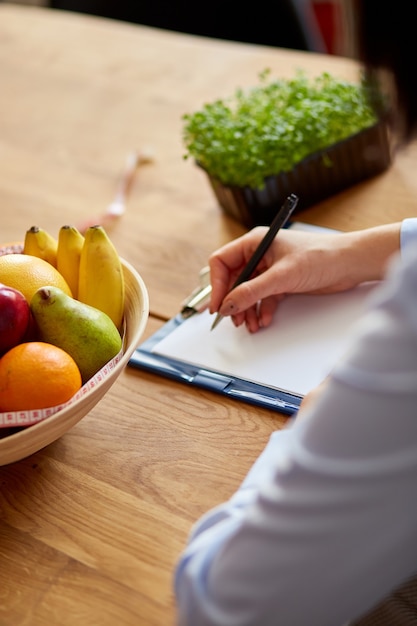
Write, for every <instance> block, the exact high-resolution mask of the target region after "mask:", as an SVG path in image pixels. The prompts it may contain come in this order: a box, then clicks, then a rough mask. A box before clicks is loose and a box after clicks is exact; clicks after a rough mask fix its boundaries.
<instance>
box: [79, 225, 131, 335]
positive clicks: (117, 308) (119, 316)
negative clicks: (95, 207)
mask: <svg viewBox="0 0 417 626" xmlns="http://www.w3.org/2000/svg"><path fill="white" fill-rule="evenodd" d="M78 300H80V301H81V302H84V303H85V304H89V305H90V306H93V307H95V308H96V309H99V310H100V311H104V313H107V315H108V316H109V317H110V318H111V319H112V320H113V322H114V323H115V325H116V327H117V328H118V329H119V330H121V327H122V321H123V313H124V305H125V284H124V275H123V267H122V264H121V261H120V257H119V255H118V253H117V250H116V248H115V247H114V245H113V243H112V241H111V240H110V238H109V236H108V235H107V233H106V231H105V229H104V228H103V226H90V227H89V228H87V230H86V231H85V235H84V245H83V248H82V251H81V257H80V273H79V280H78Z"/></svg>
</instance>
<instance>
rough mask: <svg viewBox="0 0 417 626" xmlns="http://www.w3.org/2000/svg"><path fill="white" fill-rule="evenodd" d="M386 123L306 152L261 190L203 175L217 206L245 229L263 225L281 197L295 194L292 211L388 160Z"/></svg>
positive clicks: (383, 165) (378, 169)
mask: <svg viewBox="0 0 417 626" xmlns="http://www.w3.org/2000/svg"><path fill="white" fill-rule="evenodd" d="M391 143H392V142H391V139H390V131H389V126H388V124H387V123H386V122H384V121H381V122H379V123H378V124H375V125H374V126H371V127H369V128H367V129H365V130H363V131H361V132H359V133H357V134H355V135H352V136H351V137H348V138H347V139H344V140H343V141H341V142H339V143H337V144H334V145H333V146H330V147H329V148H327V149H326V150H322V151H320V152H317V153H315V154H312V155H310V156H308V157H306V158H305V159H303V160H302V161H300V163H298V165H296V166H295V167H294V169H292V170H291V171H289V172H281V173H280V174H278V175H277V176H269V177H268V178H266V179H265V186H264V187H263V188H262V189H253V188H251V187H235V186H228V185H223V184H222V183H221V182H219V181H218V180H217V179H215V178H213V177H211V176H210V175H209V174H208V173H207V172H206V173H207V174H208V178H209V181H210V184H211V186H212V188H213V191H214V193H215V196H216V198H217V201H218V203H219V204H220V206H221V208H222V209H223V211H224V212H225V213H226V214H227V215H230V216H231V217H233V218H234V219H236V220H238V221H239V222H241V223H242V224H244V225H245V226H246V227H247V228H252V227H254V226H261V225H262V226H264V225H269V224H270V223H271V221H272V219H273V218H274V216H275V214H276V211H277V210H278V208H279V207H280V206H281V204H282V203H283V202H284V200H285V198H286V197H287V196H288V195H289V194H291V193H295V194H296V195H297V196H298V197H299V199H300V200H299V203H298V207H297V211H296V212H297V213H299V212H300V211H302V210H303V209H306V208H308V207H310V206H312V205H313V204H315V203H316V202H320V201H322V200H325V199H326V198H328V197H330V196H332V195H334V194H336V193H339V192H340V191H343V190H344V189H346V188H348V187H350V186H352V185H354V184H356V183H359V182H361V181H363V180H366V179H367V178H371V177H372V176H375V175H377V174H380V173H381V172H383V171H384V170H386V169H387V168H388V167H389V166H390V165H391V163H392V146H391Z"/></svg>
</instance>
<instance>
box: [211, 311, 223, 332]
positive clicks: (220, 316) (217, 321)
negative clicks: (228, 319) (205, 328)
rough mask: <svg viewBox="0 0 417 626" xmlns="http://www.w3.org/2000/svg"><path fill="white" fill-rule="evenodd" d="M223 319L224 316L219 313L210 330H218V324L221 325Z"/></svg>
mask: <svg viewBox="0 0 417 626" xmlns="http://www.w3.org/2000/svg"><path fill="white" fill-rule="evenodd" d="M222 319H223V316H222V315H220V313H217V315H216V318H215V320H214V322H213V324H212V325H211V328H210V330H214V329H215V328H216V326H217V324H218V323H219V322H220V321H221V320H222Z"/></svg>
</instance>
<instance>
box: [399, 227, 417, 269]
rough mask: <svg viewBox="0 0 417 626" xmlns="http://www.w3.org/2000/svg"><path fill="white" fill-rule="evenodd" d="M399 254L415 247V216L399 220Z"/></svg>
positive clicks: (416, 233) (404, 253) (416, 237)
mask: <svg viewBox="0 0 417 626" xmlns="http://www.w3.org/2000/svg"><path fill="white" fill-rule="evenodd" d="M400 246H401V256H402V257H403V259H405V258H406V256H405V255H406V254H408V252H409V251H411V250H412V249H416V248H417V217H409V218H407V219H405V220H403V221H402V222H401V231H400Z"/></svg>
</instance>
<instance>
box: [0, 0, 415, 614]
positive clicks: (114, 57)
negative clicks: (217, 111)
mask: <svg viewBox="0 0 417 626" xmlns="http://www.w3.org/2000/svg"><path fill="white" fill-rule="evenodd" d="M266 67H270V68H271V69H272V72H273V74H274V75H282V76H288V75H291V74H293V73H294V71H295V70H296V69H297V68H304V69H305V70H306V71H307V72H309V73H312V74H314V73H320V72H322V71H323V70H329V71H331V72H333V73H335V74H337V75H339V76H344V77H347V78H353V77H356V75H357V68H356V65H355V64H354V63H353V62H351V61H349V60H347V59H338V58H336V57H331V56H321V55H313V54H306V53H301V52H300V53H298V52H293V51H285V50H278V49H273V48H268V47H255V46H249V45H243V44H237V43H228V42H221V41H215V40H204V39H201V38H197V37H192V36H182V35H179V34H173V33H169V32H166V31H158V30H152V29H150V28H146V27H140V26H135V25H131V24H124V23H121V22H112V21H110V20H105V19H99V18H92V17H87V16H81V15H77V14H71V13H65V12H59V11H53V10H48V9H40V8H33V7H22V6H18V5H8V4H4V3H3V4H0V84H1V97H0V206H1V218H0V219H1V237H0V239H1V240H2V241H3V242H5V241H12V240H22V237H23V235H24V232H25V231H26V230H27V229H28V228H29V227H30V226H31V225H33V224H37V225H39V226H42V227H44V228H46V229H48V230H49V231H50V232H52V233H55V234H56V233H57V232H58V229H59V227H60V226H61V225H63V224H65V223H79V222H80V221H81V220H83V219H84V218H85V217H86V216H90V215H96V214H100V213H101V212H102V211H103V210H104V208H105V207H106V205H107V204H108V203H109V202H110V200H111V199H112V197H113V194H114V192H115V190H116V186H117V183H118V180H119V177H120V174H121V171H122V168H123V165H124V162H125V159H126V156H127V154H128V153H129V152H130V151H131V150H136V149H139V150H140V149H147V150H152V151H153V154H154V162H153V163H152V164H149V165H146V166H143V167H141V168H140V169H139V170H138V173H137V177H136V179H135V181H134V185H133V187H132V190H131V194H130V197H129V202H128V210H127V212H126V214H125V215H124V216H123V218H122V219H120V221H119V222H118V223H117V225H116V226H115V227H114V228H113V230H112V231H111V236H112V239H113V241H114V243H115V245H116V246H117V248H118V250H119V252H120V254H121V255H122V256H123V257H124V258H126V259H127V260H128V261H129V262H130V263H132V264H133V265H134V266H135V267H136V269H137V270H138V271H139V272H140V273H141V275H142V277H143V278H144V280H145V282H146V285H147V287H148V291H149V296H150V310H151V314H150V318H149V324H148V328H147V332H146V334H147V335H149V334H151V333H152V332H153V331H155V330H156V329H157V328H158V327H159V326H160V325H161V324H162V323H163V321H165V320H167V319H169V318H170V317H171V316H172V315H174V314H175V313H177V312H178V310H179V306H180V303H181V302H182V300H183V299H184V298H185V297H186V296H187V295H188V293H189V292H190V291H191V290H192V289H193V288H194V287H195V285H196V280H197V275H198V272H199V270H200V268H201V267H202V266H203V265H205V264H206V262H207V258H208V255H209V253H210V252H211V251H212V250H214V249H215V248H217V247H218V246H219V245H221V244H223V243H224V242H226V241H228V240H230V239H232V238H234V237H236V236H238V235H240V234H241V233H242V232H243V227H242V226H241V225H239V224H237V223H235V222H233V221H232V220H231V219H229V218H226V217H225V216H224V215H223V214H222V212H221V211H220V210H219V208H218V206H217V205H216V202H215V200H214V196H213V195H212V192H211V190H210V188H209V186H208V183H207V181H206V179H205V178H204V176H203V174H202V172H200V171H199V170H198V168H196V167H195V166H194V165H193V164H192V163H191V162H188V161H184V160H183V158H182V156H183V152H184V149H183V146H182V140H181V125H182V122H181V116H182V115H183V114H184V113H186V112H190V111H193V110H195V109H196V108H198V107H200V106H201V105H202V104H203V103H204V102H205V101H208V100H212V99H214V98H216V97H220V96H222V95H224V96H226V95H229V94H230V93H231V91H232V90H234V88H235V87H237V86H238V85H240V86H247V85H251V84H253V83H254V82H255V81H256V77H257V75H258V73H259V72H260V71H262V70H263V69H264V68H266ZM415 157H416V147H415V146H411V147H410V148H409V149H408V150H407V151H406V152H404V153H402V154H399V155H398V156H397V158H396V161H395V163H394V165H393V166H392V168H391V169H390V170H389V171H388V172H386V173H384V174H383V175H381V176H379V177H377V178H375V179H373V180H371V181H368V182H366V183H363V184H361V185H358V186H356V187H354V188H352V189H350V190H348V191H346V192H345V193H342V194H340V195H339V196H337V197H334V198H332V199H330V200H328V201H326V202H323V203H321V204H319V205H317V206H315V207H314V208H312V209H310V210H308V211H306V212H304V213H303V215H302V216H300V219H303V220H305V221H307V222H312V223H316V224H320V225H323V226H329V227H334V228H340V229H342V230H348V229H357V228H362V227H367V226H371V225H374V224H381V223H384V222H389V221H394V220H399V219H402V218H404V217H407V216H412V215H414V214H415V213H416V210H415V204H414V197H415V190H414V189H413V175H414V170H415V166H414V160H415ZM285 422H286V418H285V417H284V416H282V415H280V414H277V413H273V412H270V411H268V410H260V409H256V408H253V407H250V406H249V405H248V406H246V405H245V404H241V403H238V402H233V401H227V400H225V399H223V398H222V397H220V396H217V395H215V394H212V393H209V392H204V391H199V390H196V389H189V388H188V387H186V386H183V385H181V384H177V383H174V382H169V381H167V380H164V379H161V378H158V377H157V376H153V375H150V374H145V373H141V372H138V371H136V370H132V369H130V368H127V369H126V370H125V372H124V373H123V374H122V375H121V377H120V378H119V379H118V381H117V382H116V384H115V385H114V386H113V387H112V389H111V390H110V392H109V393H108V394H107V395H106V397H105V398H104V399H103V400H102V401H101V402H100V403H99V404H98V405H97V406H96V407H95V408H94V409H93V410H92V411H91V413H90V414H89V415H88V416H86V417H85V418H84V419H83V420H82V421H81V422H80V423H79V424H78V425H77V426H76V427H74V428H73V429H72V430H70V431H69V432H68V433H67V434H65V435H64V436H63V437H62V438H61V439H59V440H58V441H56V442H55V443H53V444H51V445H50V446H48V447H47V448H45V449H44V450H42V451H41V452H39V453H37V454H35V455H33V456H32V457H30V458H27V459H25V460H23V461H21V462H19V463H15V464H12V465H8V466H4V467H2V468H0V485H1V493H0V624H1V626H20V625H22V626H23V624H25V625H28V624H30V625H31V626H38V625H44V624H45V625H46V624H48V626H49V625H53V626H55V625H56V626H58V625H59V626H66V625H69V626H75V625H76V626H90V625H91V626H93V625H94V626H96V625H97V626H106V625H109V626H114V625H116V624H117V626H130V625H132V626H133V625H135V626H138V625H140V626H142V625H143V626H154V625H155V626H169V624H173V623H174V620H175V604H174V600H173V594H172V574H173V569H174V565H175V562H176V560H177V557H178V554H179V552H180V550H181V549H182V547H183V545H184V543H185V540H186V536H187V533H188V532H189V530H190V526H191V524H192V523H193V522H194V521H195V520H196V519H197V518H198V517H199V516H200V515H201V514H202V513H203V512H205V511H206V510H207V509H208V508H209V507H212V506H214V505H215V504H217V503H219V502H220V501H222V500H224V499H225V498H227V497H228V496H229V495H230V494H231V493H232V492H233V490H234V489H235V488H236V487H237V486H238V485H239V483H240V481H241V480H242V478H243V476H244V474H245V472H246V471H247V470H248V468H249V467H250V466H251V464H252V463H253V461H254V460H255V458H256V457H257V455H258V454H259V452H260V451H261V450H262V448H263V446H264V445H265V443H266V441H267V439H268V437H269V435H270V433H271V432H272V431H273V430H275V429H277V428H280V427H282V426H283V425H284V424H285Z"/></svg>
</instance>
